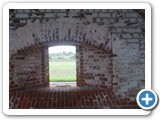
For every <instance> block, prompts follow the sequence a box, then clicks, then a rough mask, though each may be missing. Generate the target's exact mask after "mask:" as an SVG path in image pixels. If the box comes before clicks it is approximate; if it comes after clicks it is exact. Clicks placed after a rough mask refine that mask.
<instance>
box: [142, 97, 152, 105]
mask: <svg viewBox="0 0 160 120" xmlns="http://www.w3.org/2000/svg"><path fill="white" fill-rule="evenodd" d="M142 100H143V101H146V105H148V104H149V101H152V98H150V97H149V94H146V97H145V98H142Z"/></svg>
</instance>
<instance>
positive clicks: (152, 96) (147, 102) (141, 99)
mask: <svg viewBox="0 0 160 120" xmlns="http://www.w3.org/2000/svg"><path fill="white" fill-rule="evenodd" d="M137 103H138V105H139V106H140V107H141V108H142V109H145V110H149V109H152V108H153V107H155V105H156V104H157V94H156V93H155V92H154V91H152V90H145V89H144V90H141V91H140V92H139V93H138V95H137Z"/></svg>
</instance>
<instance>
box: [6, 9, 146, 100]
mask: <svg viewBox="0 0 160 120" xmlns="http://www.w3.org/2000/svg"><path fill="white" fill-rule="evenodd" d="M144 22H145V19H144V11H143V10H131V9H116V10H115V9H104V10H100V9H88V10H64V9H61V10H49V9H48V10H21V9H19V10H10V34H9V35H10V39H9V40H10V63H14V62H15V63H14V64H15V65H12V64H11V65H10V86H13V85H14V84H15V83H16V81H18V80H19V79H23V84H24V83H26V84H28V86H31V87H32V86H37V85H36V84H39V85H40V84H41V83H44V85H47V84H48V83H47V82H48V81H47V79H48V64H47V62H48V55H47V47H48V46H52V45H57V44H58V45H60V44H68V45H70V44H72V45H75V46H76V47H77V85H79V86H84V85H91V86H96V87H104V88H105V87H111V88H113V91H114V92H115V94H116V95H117V96H118V97H120V98H129V99H132V98H133V99H135V96H136V94H137V92H138V90H140V89H142V88H144V80H145V76H144V75H145V74H144V71H145V67H144V66H145V47H144V46H145V37H144V36H145V34H144V33H145V26H144ZM37 45H41V48H42V49H41V48H40V49H37V47H36V46H37ZM28 47H32V48H33V49H35V50H34V52H29V51H30V50H27V48H28ZM38 50H39V51H40V52H36V51H38ZM18 51H20V52H18ZM24 53H26V54H27V55H28V57H27V56H26V55H25V56H23V55H22V54H24ZM36 53H37V54H39V56H40V57H39V58H35V57H32V56H34V55H35V54H36ZM18 56H22V57H25V59H23V60H21V59H20V60H19V59H18ZM16 57H17V58H16ZM28 58H30V59H32V60H31V61H32V63H33V65H35V66H36V65H37V66H38V67H39V69H37V71H35V72H36V74H37V76H36V74H34V76H33V77H32V75H31V74H30V71H31V70H29V69H30V68H26V67H24V66H25V65H31V64H30V63H29V61H28V60H27V59H28ZM13 61H14V62H13ZM19 61H21V62H19ZM38 61H39V62H38ZM13 66H17V67H13ZM23 69H28V70H29V72H28V73H27V75H23V74H24V73H25V70H23ZM19 70H21V71H19ZM22 70H23V71H24V72H22ZM34 70H35V67H34ZM19 72H21V73H22V74H18V73H19ZM17 74H18V75H17ZM27 76H28V77H29V78H31V79H32V78H35V77H36V80H35V82H29V81H27ZM37 79H39V80H37ZM38 81H39V83H38ZM13 83H14V84H13ZM16 85H17V86H18V87H19V86H24V85H20V83H18V82H17V84H16ZM17 86H15V87H14V88H16V87H17ZM11 88H12V87H11Z"/></svg>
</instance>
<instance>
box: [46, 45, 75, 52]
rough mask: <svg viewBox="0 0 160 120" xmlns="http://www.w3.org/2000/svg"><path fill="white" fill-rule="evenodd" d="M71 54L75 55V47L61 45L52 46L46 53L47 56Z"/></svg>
mask: <svg viewBox="0 0 160 120" xmlns="http://www.w3.org/2000/svg"><path fill="white" fill-rule="evenodd" d="M64 51H65V52H72V53H76V47H75V46H66V45H63V46H62V45H61V46H54V47H49V48H48V52H49V54H51V53H62V52H64Z"/></svg>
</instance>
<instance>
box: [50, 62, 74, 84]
mask: <svg viewBox="0 0 160 120" xmlns="http://www.w3.org/2000/svg"><path fill="white" fill-rule="evenodd" d="M49 76H50V82H75V81H76V62H75V61H62V62H49Z"/></svg>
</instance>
